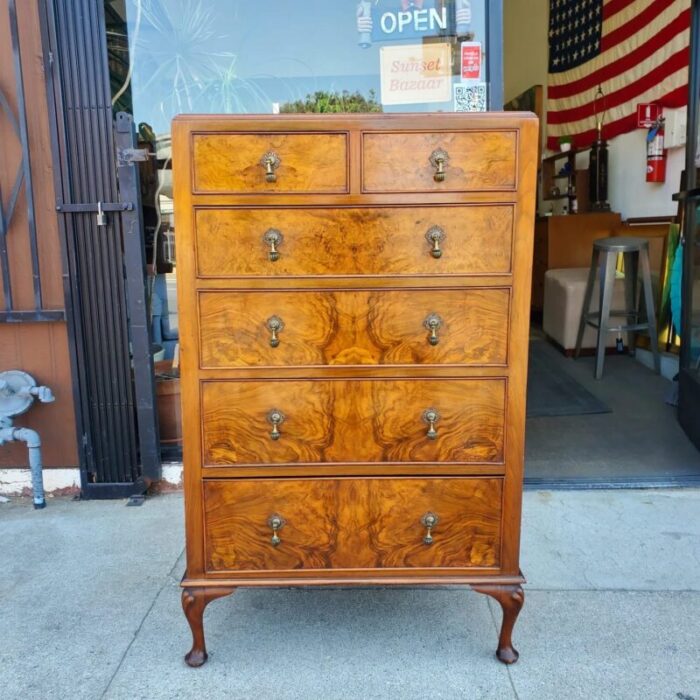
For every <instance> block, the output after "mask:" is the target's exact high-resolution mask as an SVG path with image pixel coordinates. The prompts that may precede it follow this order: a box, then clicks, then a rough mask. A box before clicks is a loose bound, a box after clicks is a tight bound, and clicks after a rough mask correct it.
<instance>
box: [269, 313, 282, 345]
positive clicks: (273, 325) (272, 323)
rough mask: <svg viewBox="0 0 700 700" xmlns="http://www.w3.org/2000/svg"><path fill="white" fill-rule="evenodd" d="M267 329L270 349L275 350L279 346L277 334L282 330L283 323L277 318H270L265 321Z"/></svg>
mask: <svg viewBox="0 0 700 700" xmlns="http://www.w3.org/2000/svg"><path fill="white" fill-rule="evenodd" d="M266 325H267V329H268V330H269V331H270V347H273V348H276V347H278V346H279V344H280V339H279V338H278V337H277V334H278V333H279V332H280V331H281V330H283V329H284V322H283V321H282V319H281V318H280V317H279V316H270V318H268V319H267V324H266Z"/></svg>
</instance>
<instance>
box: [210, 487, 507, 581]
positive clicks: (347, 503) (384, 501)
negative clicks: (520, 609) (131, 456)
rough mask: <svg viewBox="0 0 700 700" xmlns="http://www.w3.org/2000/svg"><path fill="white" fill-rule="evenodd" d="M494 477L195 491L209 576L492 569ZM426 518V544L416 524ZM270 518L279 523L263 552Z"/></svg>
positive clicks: (496, 511)
mask: <svg viewBox="0 0 700 700" xmlns="http://www.w3.org/2000/svg"><path fill="white" fill-rule="evenodd" d="M501 492H502V480H501V479H497V478H492V479H316V480H312V481H309V480H303V479H266V480H245V481H230V480H228V481H227V480H215V481H212V480H209V481H207V482H205V485H204V504H205V506H204V507H205V531H206V552H207V554H206V560H207V568H208V570H209V571H226V570H230V571H235V570H248V571H255V570H278V571H283V570H295V569H338V568H340V569H373V568H396V569H401V568H412V567H459V568H471V567H474V568H483V567H494V566H497V565H498V560H499V547H500V538H501V532H500V527H501V517H500V516H501V512H500V508H501ZM426 512H433V513H435V514H436V515H437V516H438V518H439V520H438V523H437V525H436V526H435V527H434V528H433V531H432V535H433V543H432V544H431V545H427V544H425V543H424V541H423V537H424V535H425V534H426V528H425V526H424V525H423V524H422V523H421V518H422V516H423V515H424V514H425V513H426ZM272 515H279V516H280V517H281V518H283V519H284V521H285V522H284V525H283V526H282V528H281V529H280V530H279V531H278V536H279V538H280V540H281V542H280V544H279V545H277V546H273V544H272V542H271V537H272V529H271V527H270V526H269V524H268V520H269V518H270V517H271V516H272Z"/></svg>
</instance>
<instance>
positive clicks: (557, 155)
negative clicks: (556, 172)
mask: <svg viewBox="0 0 700 700" xmlns="http://www.w3.org/2000/svg"><path fill="white" fill-rule="evenodd" d="M589 150H590V148H572V149H571V150H570V151H559V153H555V154H554V155H551V156H547V157H546V158H543V159H542V162H543V163H553V162H554V161H555V160H562V159H563V158H572V157H573V156H577V155H578V154H579V153H588V151H589Z"/></svg>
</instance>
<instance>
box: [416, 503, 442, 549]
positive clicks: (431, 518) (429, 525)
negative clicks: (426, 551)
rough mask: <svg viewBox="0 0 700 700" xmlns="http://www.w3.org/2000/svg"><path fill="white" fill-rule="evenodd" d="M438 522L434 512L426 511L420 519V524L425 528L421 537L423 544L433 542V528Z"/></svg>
mask: <svg viewBox="0 0 700 700" xmlns="http://www.w3.org/2000/svg"><path fill="white" fill-rule="evenodd" d="M439 522H440V518H439V517H438V516H437V515H436V514H435V513H431V512H430V511H428V512H427V513H426V514H425V515H424V516H423V517H422V518H421V519H420V523H421V525H422V526H423V527H424V528H426V530H427V532H426V533H425V536H424V537H423V544H432V543H433V528H434V527H435V526H436V525H437V524H438V523H439Z"/></svg>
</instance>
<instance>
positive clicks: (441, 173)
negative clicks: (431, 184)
mask: <svg viewBox="0 0 700 700" xmlns="http://www.w3.org/2000/svg"><path fill="white" fill-rule="evenodd" d="M449 159H450V156H449V154H448V153H447V151H445V150H444V149H442V148H437V149H435V150H434V151H433V152H432V153H431V154H430V164H431V165H432V166H433V168H435V173H434V174H433V180H435V182H444V181H445V166H446V165H447V161H448V160H449Z"/></svg>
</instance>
